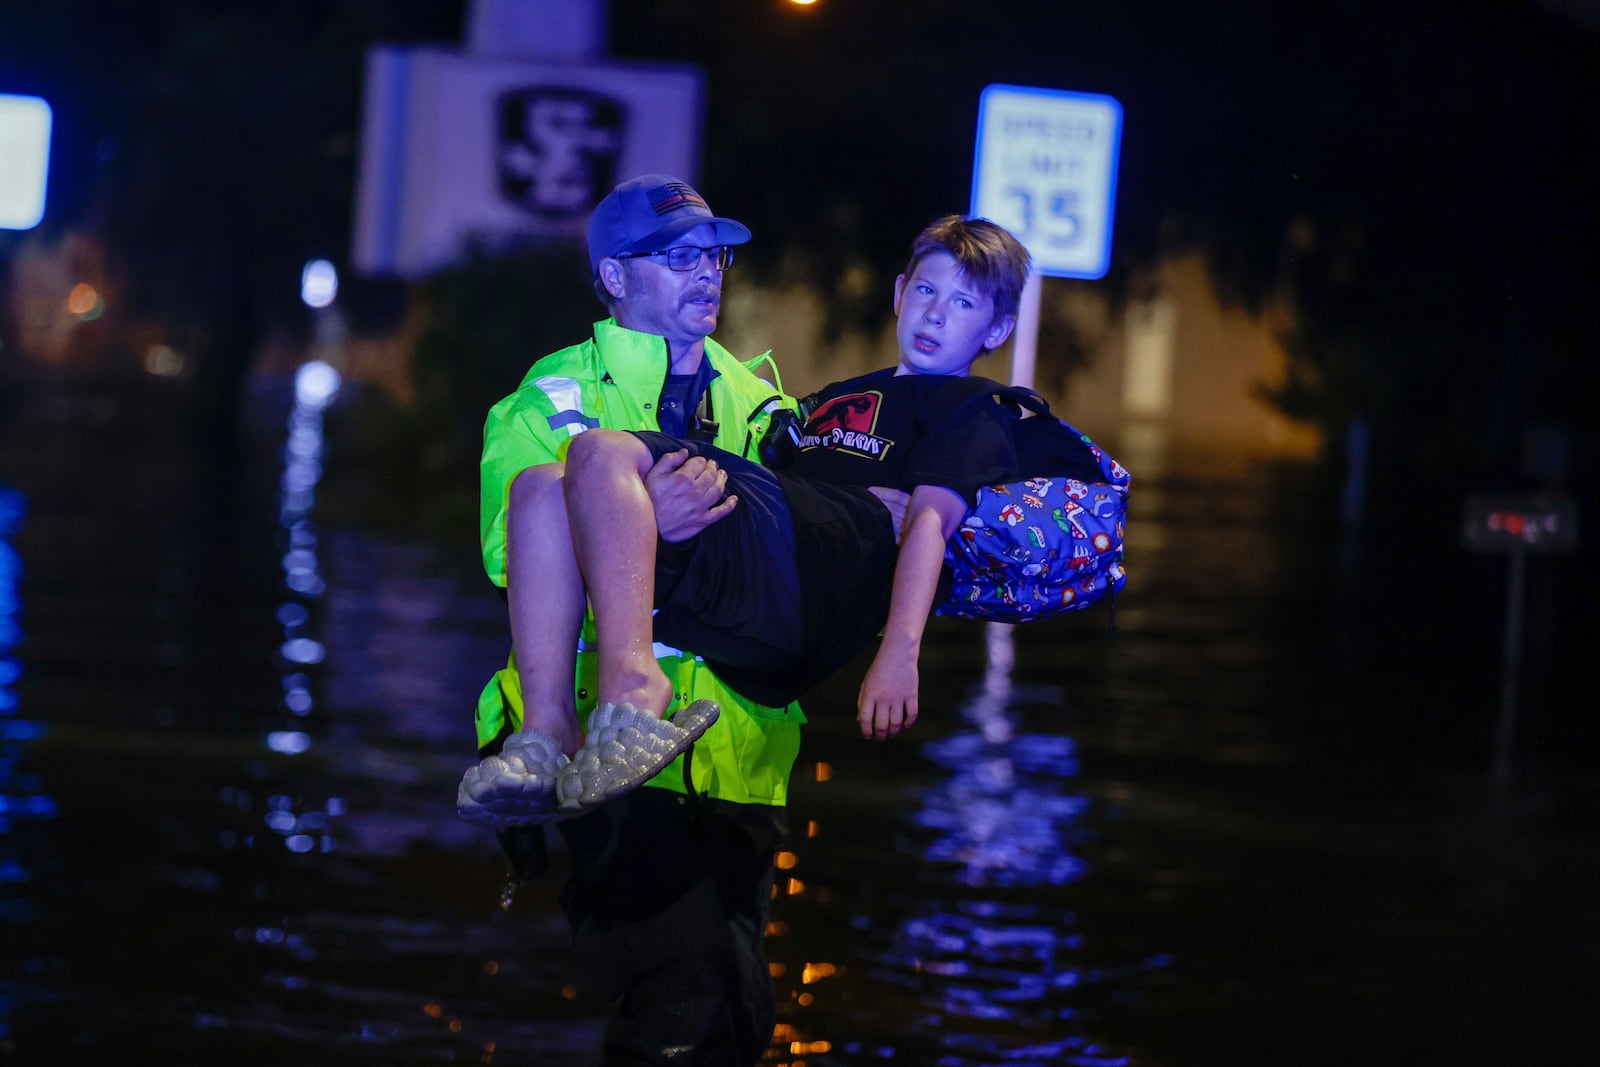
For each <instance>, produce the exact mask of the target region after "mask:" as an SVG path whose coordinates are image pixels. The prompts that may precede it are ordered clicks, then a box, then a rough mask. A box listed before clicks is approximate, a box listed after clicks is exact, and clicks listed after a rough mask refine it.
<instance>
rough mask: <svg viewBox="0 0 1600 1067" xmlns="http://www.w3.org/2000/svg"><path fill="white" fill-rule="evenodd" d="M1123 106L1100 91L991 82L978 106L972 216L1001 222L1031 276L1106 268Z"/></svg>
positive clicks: (1094, 273)
mask: <svg viewBox="0 0 1600 1067" xmlns="http://www.w3.org/2000/svg"><path fill="white" fill-rule="evenodd" d="M1121 137H1122V105H1121V104H1119V103H1117V101H1116V100H1114V99H1112V98H1111V97H1109V96H1100V95H1098V94H1094V93H1074V92H1067V91H1065V90H1060V89H1029V88H1024V87H1022V86H1017V85H991V86H989V87H988V88H986V89H985V90H984V91H983V95H982V97H981V98H980V100H979V104H978V141H977V152H976V158H975V161H974V163H973V168H972V214H974V215H979V216H982V217H983V218H986V219H989V220H991V221H993V222H997V223H999V224H1000V225H1001V226H1004V227H1005V228H1006V229H1008V230H1010V231H1011V232H1012V233H1013V234H1014V235H1016V237H1017V239H1018V240H1019V241H1021V242H1022V243H1023V245H1024V246H1026V247H1027V249H1028V252H1029V253H1030V254H1031V255H1032V256H1033V264H1034V269H1035V270H1037V271H1038V272H1039V273H1040V274H1048V275H1052V276H1055V277H1060V278H1099V277H1102V276H1103V275H1104V274H1105V273H1106V270H1107V269H1108V268H1109V267H1110V266H1111V220H1112V211H1113V208H1114V206H1115V203H1116V191H1117V149H1118V145H1119V142H1120V140H1121Z"/></svg>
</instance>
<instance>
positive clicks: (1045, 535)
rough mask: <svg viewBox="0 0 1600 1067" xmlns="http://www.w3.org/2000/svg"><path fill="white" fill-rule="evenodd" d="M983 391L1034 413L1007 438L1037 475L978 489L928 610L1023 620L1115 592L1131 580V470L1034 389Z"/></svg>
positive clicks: (1080, 607) (1022, 418)
mask: <svg viewBox="0 0 1600 1067" xmlns="http://www.w3.org/2000/svg"><path fill="white" fill-rule="evenodd" d="M989 396H998V397H999V398H1000V399H1001V400H1002V401H1004V402H1007V403H1009V404H1012V405H1015V406H1016V407H1018V408H1022V409H1026V410H1027V411H1028V412H1030V413H1031V414H1030V415H1027V416H1023V414H1022V412H1021V411H1019V412H1018V413H1017V415H1018V417H1017V421H1016V422H1015V423H1014V424H1013V436H1014V438H1015V441H1016V445H1017V455H1018V460H1019V466H1020V468H1021V469H1022V470H1026V471H1036V472H1038V473H1037V474H1036V475H1035V476H1034V477H1030V478H1026V479H1023V480H1021V481H1016V482H1010V483H1007V484H1005V485H995V486H990V487H988V488H985V489H980V490H979V491H978V497H977V501H976V503H974V505H973V506H972V508H971V509H970V510H969V511H968V512H967V517H966V519H965V520H964V521H963V522H962V525H961V527H960V529H958V530H957V531H956V532H955V534H954V535H953V536H952V537H951V538H950V540H949V542H948V543H947V544H946V545H945V552H944V560H945V564H946V566H948V567H949V568H950V574H951V577H952V582H951V586H950V593H949V596H947V597H946V598H945V599H944V600H943V601H942V602H941V603H939V604H938V605H937V606H936V607H935V608H934V614H935V615H955V616H959V617H962V618H968V619H983V620H986V621H989V622H1010V623H1015V622H1029V621H1031V620H1034V619H1043V618H1049V617H1051V616H1053V615H1058V614H1061V613H1062V612H1068V611H1082V610H1083V609H1084V608H1087V607H1088V606H1089V605H1091V604H1094V603H1096V602H1098V601H1099V600H1101V599H1102V598H1107V599H1109V598H1111V597H1114V596H1115V595H1116V594H1117V593H1119V592H1121V590H1122V588H1123V586H1125V585H1126V584H1127V583H1128V575H1127V571H1125V570H1124V569H1123V566H1122V537H1123V525H1124V524H1125V523H1126V521H1127V517H1128V486H1129V483H1130V480H1131V479H1130V478H1129V476H1128V472H1127V471H1126V470H1124V469H1123V468H1122V465H1121V464H1120V463H1118V462H1117V461H1116V460H1114V459H1112V458H1111V457H1110V456H1108V455H1107V454H1106V453H1105V452H1104V451H1103V450H1102V449H1101V448H1100V447H1099V446H1098V445H1096V444H1095V443H1094V442H1093V441H1091V440H1089V438H1088V436H1087V435H1085V434H1082V433H1080V432H1078V431H1077V430H1076V429H1074V428H1073V427H1071V426H1069V425H1067V424H1066V423H1065V422H1062V421H1061V420H1060V419H1058V418H1056V417H1055V416H1054V415H1052V414H1051V413H1050V405H1049V403H1048V402H1047V401H1046V400H1045V399H1044V397H1042V396H1040V395H1039V394H1038V393H1035V392H1034V391H1033V390H1031V389H1024V388H1021V387H1020V386H1003V387H1001V388H999V389H997V390H995V391H993V392H992V393H986V394H985V397H986V398H987V397H989Z"/></svg>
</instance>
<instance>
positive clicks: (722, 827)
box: [559, 788, 787, 1067]
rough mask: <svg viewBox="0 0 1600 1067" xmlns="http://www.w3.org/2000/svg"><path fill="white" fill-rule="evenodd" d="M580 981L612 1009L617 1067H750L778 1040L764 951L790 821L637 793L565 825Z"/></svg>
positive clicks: (565, 894) (610, 1042) (610, 1039)
mask: <svg viewBox="0 0 1600 1067" xmlns="http://www.w3.org/2000/svg"><path fill="white" fill-rule="evenodd" d="M559 825H560V829H561V833H562V836H563V837H565V839H566V842H567V849H568V851H569V852H570V853H571V857H572V865H573V874H572V877H571V879H570V880H569V881H568V883H567V885H566V887H565V888H564V889H563V891H562V895H561V904H562V907H563V908H564V909H565V911H566V913H567V919H568V921H569V923H570V924H571V926H572V933H573V947H574V950H575V952H576V955H577V959H578V967H579V972H580V975H581V977H582V979H583V981H584V984H585V985H586V986H587V988H588V990H589V991H592V992H594V993H596V994H598V995H599V996H601V997H604V998H605V999H607V1000H611V1001H614V1002H615V1004H616V1015H615V1017H614V1018H613V1019H612V1021H611V1023H610V1024H609V1025H608V1026H607V1028H606V1034H605V1063H606V1065H607V1067H621V1065H640V1064H673V1065H681V1067H750V1065H751V1064H754V1063H755V1062H756V1061H757V1060H759V1059H760V1058H761V1054H762V1053H763V1051H765V1049H766V1048H767V1046H768V1044H769V1043H770V1042H771V1040H772V1028H773V1023H774V1021H775V1019H776V1012H775V1007H774V1003H773V993H772V977H771V975H770V973H769V972H768V969H767V957H766V952H765V950H764V948H763V946H762V937H763V936H764V934H765V932H766V927H767V918H768V914H769V912H770V905H771V893H772V879H773V868H772V858H773V852H774V850H775V849H776V847H777V845H778V843H779V842H780V841H781V840H782V839H783V837H784V836H785V834H786V832H787V821H786V818H785V814H784V811H783V809H782V808H774V807H767V806H764V805H756V804H732V803H728V802H726V801H719V800H711V799H704V798H701V799H697V800H694V801H691V800H690V799H689V798H687V797H685V796H683V795H682V794H679V793H673V792H670V791H668V790H665V789H649V788H646V789H639V790H635V791H634V792H632V793H630V794H628V795H627V796H625V797H622V798H620V799H618V800H616V801H613V802H612V803H610V804H608V805H607V806H606V807H604V808H602V809H601V810H599V811H596V812H593V813H591V814H589V815H586V816H584V817H582V818H580V819H574V820H571V821H569V822H564V823H561V824H559Z"/></svg>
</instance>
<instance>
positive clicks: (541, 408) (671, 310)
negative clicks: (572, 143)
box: [477, 174, 804, 1067]
mask: <svg viewBox="0 0 1600 1067" xmlns="http://www.w3.org/2000/svg"><path fill="white" fill-rule="evenodd" d="M749 239H750V232H749V230H748V229H746V228H745V227H744V226H743V225H741V224H739V223H737V222H735V221H733V220H731V219H725V218H718V217H716V216H714V215H713V214H712V212H711V210H710V208H709V207H708V206H707V205H706V202H705V200H704V199H703V198H702V197H701V196H700V195H699V193H697V192H696V191H695V190H694V189H692V188H691V187H690V186H688V185H687V184H685V183H684V182H682V181H679V180H677V179H675V178H672V177H670V176H667V175H659V174H656V175H645V176H642V177H638V178H634V179H631V180H629V181H625V182H623V183H622V184H621V185H619V186H618V187H617V188H616V189H615V190H613V191H612V192H611V194H610V195H608V196H607V197H606V198H605V199H604V200H602V201H601V203H600V204H599V206H598V207H597V208H596V209H595V212H594V215H593V217H592V219H591V221H590V224H589V258H590V265H591V268H592V269H593V272H594V281H595V291H596V294H597V295H598V296H599V297H600V298H601V300H602V302H604V303H605V304H606V306H607V308H608V310H609V311H610V313H611V317H610V318H608V319H606V320H604V321H602V322H599V323H597V324H596V325H595V327H594V332H593V335H592V336H591V337H590V338H589V339H587V340H585V341H584V342H583V343H581V344H578V345H574V346H572V347H570V348H567V349H563V350H561V351H559V352H556V353H554V354H552V355H550V356H547V357H545V358H544V359H541V360H539V361H538V362H537V363H535V364H534V365H533V367H532V368H531V369H530V370H529V372H528V374H527V376H526V377H525V378H524V380H523V382H522V385H521V386H520V387H519V388H518V389H517V391H516V392H514V393H512V394H511V395H510V396H508V397H506V398H505V399H504V400H502V401H501V402H500V403H499V404H497V405H495V407H494V408H493V410H492V411H491V412H490V413H489V417H488V419H487V422H486V424H485V426H484V448H483V460H482V487H481V488H482V507H481V533H482V548H483V559H484V566H485V569H486V570H487V571H488V574H489V577H490V579H491V580H493V581H494V582H495V584H497V585H500V586H503V587H508V588H507V596H508V603H509V605H510V610H511V622H512V631H513V639H514V646H515V649H516V654H514V655H513V658H512V660H511V662H510V663H509V664H508V665H507V666H506V668H505V669H504V670H502V671H500V672H499V673H498V674H496V675H495V677H494V678H492V679H491V680H490V682H489V684H488V685H487V686H486V687H485V688H484V691H483V694H482V696H481V697H480V698H479V702H478V708H477V728H478V744H479V754H480V755H488V754H490V753H492V752H496V751H498V750H499V749H500V746H501V744H502V743H503V742H504V740H505V739H506V737H507V736H508V735H510V734H511V733H512V732H513V731H515V730H516V729H518V728H519V727H520V726H521V725H522V715H523V709H524V707H525V705H529V704H532V705H533V706H537V707H545V708H553V709H557V710H559V711H560V712H562V713H563V714H565V715H568V716H571V717H572V718H571V719H570V720H569V721H570V722H571V732H570V733H568V734H567V735H566V736H565V738H564V739H563V740H564V742H565V743H567V744H569V745H570V746H571V748H575V747H576V745H577V742H578V740H579V737H578V734H577V732H576V731H577V722H576V714H577V712H578V711H579V710H582V711H584V712H585V713H587V712H588V710H589V709H591V708H593V706H594V702H595V694H596V685H595V655H594V653H593V651H590V650H592V649H593V647H594V641H593V635H592V633H585V634H584V635H583V639H584V640H585V642H586V646H585V648H586V650H584V651H581V652H579V653H578V656H577V665H576V666H577V669H576V682H574V677H575V675H574V662H573V650H574V649H575V648H577V647H578V645H579V641H580V634H579V632H578V629H577V625H576V624H575V623H574V622H573V620H572V617H571V616H570V615H561V616H560V617H559V619H558V615H559V613H557V612H552V611H551V610H549V607H550V604H549V598H550V596H551V586H550V583H549V582H548V581H547V580H546V576H545V575H544V574H542V573H541V564H540V561H539V560H538V559H537V558H536V556H535V554H533V553H531V552H529V551H526V550H519V549H520V548H521V545H520V543H519V538H520V537H521V536H522V535H523V534H524V533H525V532H526V528H527V521H526V516H527V514H528V510H527V505H528V501H527V499H526V497H527V494H526V493H525V492H523V491H522V489H523V488H527V487H529V486H532V484H533V483H531V482H529V483H523V482H519V481H517V476H518V474H520V473H521V472H522V471H523V470H524V469H525V468H529V467H536V466H539V465H552V464H558V463H559V462H560V461H561V460H562V458H563V457H564V456H565V450H566V446H567V445H568V444H569V443H570V442H572V441H574V440H581V439H582V437H583V436H585V434H583V433H582V431H586V430H589V429H596V428H609V429H628V430H637V429H660V430H662V431H665V432H668V433H672V434H675V435H678V436H681V437H685V438H692V439H696V440H710V441H714V442H715V443H716V444H718V445H720V446H721V447H723V448H725V449H727V450H728V451H729V452H732V453H734V454H736V455H754V454H755V450H756V446H757V444H758V443H759V441H760V440H761V437H762V435H763V433H764V432H765V429H766V425H767V422H768V420H769V419H770V418H771V415H772V413H773V412H774V411H776V410H778V409H779V408H781V407H786V406H790V405H792V403H793V402H792V401H791V400H789V399H788V398H786V397H783V396H781V394H780V393H779V391H778V390H777V389H775V388H773V387H772V386H771V385H770V384H768V383H767V382H765V381H763V380H762V379H760V378H758V377H756V375H754V374H753V373H752V372H751V371H750V370H749V369H747V367H746V366H745V364H744V363H743V362H741V361H740V360H738V359H737V358H735V357H734V356H733V355H732V354H731V353H729V352H728V351H727V350H726V349H724V348H723V347H722V346H720V345H718V344H717V343H716V342H715V341H714V340H712V339H711V337H710V336H709V335H710V334H711V332H712V330H713V329H714V328H715V327H716V324H717V316H718V311H719V308H720V300H721V293H722V275H723V271H724V269H725V268H726V267H727V266H728V264H729V263H730V262H731V260H732V252H733V246H735V245H739V244H743V243H745V242H746V241H748V240H749ZM645 481H646V483H647V485H648V487H649V495H650V500H651V502H652V504H653V505H654V507H655V510H656V512H657V515H658V519H659V521H660V524H661V532H662V535H663V536H665V537H670V538H675V539H682V538H684V537H687V536H689V535H690V534H692V533H694V532H695V531H696V530H698V529H700V528H702V527H703V526H705V525H706V524H707V523H709V522H714V521H715V520H716V519H718V518H720V517H721V515H722V514H724V513H725V512H726V510H727V508H723V509H722V510H721V511H718V510H717V509H715V508H709V505H711V504H715V503H716V501H717V500H719V499H720V498H721V497H722V488H723V486H722V477H721V475H720V473H719V472H718V471H717V469H716V467H715V466H714V465H712V464H708V463H706V462H705V461H703V460H700V459H689V458H688V457H687V456H686V455H684V456H680V455H674V456H670V457H667V458H665V459H664V460H663V461H662V462H661V463H659V464H657V465H656V466H654V467H653V468H652V469H651V470H650V471H649V472H647V474H646V476H645ZM708 508H709V510H708ZM578 617H579V618H580V619H581V608H580V613H579V616H578ZM656 651H657V652H659V653H660V657H661V658H660V660H659V666H658V667H657V670H659V671H660V672H661V673H662V674H663V675H664V676H666V677H668V678H670V679H671V684H672V687H673V688H674V690H675V692H676V693H677V694H681V700H680V701H679V703H689V702H692V701H699V700H710V701H713V702H715V703H716V704H717V705H719V706H720V708H721V717H720V718H719V720H718V721H717V723H716V725H715V726H714V727H713V728H712V729H711V730H710V731H709V732H708V733H707V734H706V735H705V736H704V737H703V738H701V740H700V741H699V743H698V744H697V745H696V751H695V754H694V760H693V767H692V770H691V772H690V773H691V774H692V777H693V779H694V781H693V787H694V789H695V792H696V794H697V795H696V797H695V803H693V804H692V805H691V804H690V802H689V798H688V796H687V795H686V793H685V778H686V774H685V766H684V764H685V762H686V761H685V760H678V761H676V762H674V763H673V764H671V765H669V766H667V767H666V768H665V769H663V770H662V771H661V772H660V773H659V774H657V775H655V777H654V778H653V779H652V780H651V781H650V782H649V783H648V784H649V786H650V788H645V789H639V790H636V791H634V792H632V793H630V794H629V795H628V796H626V797H623V798H621V799H619V800H618V801H617V802H616V803H615V804H612V805H609V806H608V809H607V811H606V812H605V813H604V814H600V815H595V816H593V817H590V818H586V819H574V820H571V821H568V822H565V823H563V824H562V826H561V828H560V829H561V832H562V835H563V837H564V838H565V839H566V843H567V847H568V850H569V852H570V854H571V858H572V864H573V875H572V878H571V879H570V881H569V882H568V884H567V886H566V887H565V889H564V891H563V894H562V906H563V909H564V910H565V912H566V914H567V918H568V921H569V923H570V924H571V926H572V931H573V947H574V951H575V954H576V956H577V960H578V963H579V966H580V969H581V971H582V973H583V975H584V978H585V979H586V985H587V988H588V989H589V990H592V991H593V992H595V993H597V994H598V995H599V996H601V997H603V998H606V999H609V1000H614V1001H615V1002H616V1004H617V1014H616V1016H615V1017H614V1019H613V1020H612V1021H611V1023H610V1024H609V1026H608V1027H607V1030H606V1034H605V1038H604V1045H605V1048H604V1056H605V1062H606V1063H608V1064H624V1063H630V1064H646V1063H648V1064H665V1063H673V1064H696V1065H698V1064H736V1065H741V1067H743V1065H747V1064H750V1063H753V1062H754V1061H755V1060H756V1059H757V1058H758V1057H759V1056H760V1054H761V1052H762V1051H763V1050H764V1049H765V1048H766V1047H767V1045H768V1043H769V1042H770V1040H771V1035H772V1028H773V1023H774V1019H775V1011H774V1006H773V994H772V981H771V976H770V974H769V972H768V969H767V963H766V957H765V954H764V951H763V947H762V937H763V934H764V932H765V928H766V922H767V914H768V907H769V901H770V891H771V884H772V856H773V851H774V849H775V847H776V845H777V843H778V842H779V841H780V840H781V839H782V838H783V836H784V835H785V834H786V833H787V824H786V821H785V811H784V805H785V803H786V801H787V789H788V782H789V773H790V769H791V767H792V765H793V763H794V759H795V755H796V753H797V752H798V751H799V744H800V738H799V730H800V724H801V723H802V722H803V721H804V719H803V717H802V716H801V714H800V709H799V707H798V706H797V705H794V704H790V703H788V702H780V703H778V704H776V705H764V704H761V703H759V702H757V701H752V700H749V699H746V698H745V697H742V696H740V695H739V694H738V693H736V692H734V691H732V690H730V689H729V688H728V687H727V686H725V685H724V684H723V683H722V682H721V681H720V680H719V679H718V678H717V677H716V675H715V673H714V672H713V671H712V670H711V669H710V668H709V667H707V666H706V664H705V663H704V662H702V661H700V660H698V659H696V658H695V657H694V656H693V655H692V654H684V653H679V652H677V651H676V650H673V649H666V648H658V649H657V650H656ZM525 653H527V654H526V655H524V654H525ZM550 654H553V655H554V656H555V658H556V659H557V660H559V661H560V662H561V663H562V664H563V665H562V666H560V667H558V668H553V669H552V668H550V667H549V666H548V665H547V664H546V663H545V661H544V660H542V659H541V658H540V656H541V655H550ZM519 657H520V662H519ZM653 662H654V661H653ZM570 750H571V749H570V748H569V751H570ZM502 841H503V842H505V843H506V845H507V850H508V854H510V855H512V856H513V857H521V859H522V865H523V867H524V868H527V869H525V870H519V871H517V873H518V874H519V875H521V874H526V873H537V871H538V870H539V869H542V867H543V846H544V839H543V827H539V826H531V827H529V826H524V827H513V828H511V829H509V830H507V831H506V832H505V834H504V835H503V836H502Z"/></svg>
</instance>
